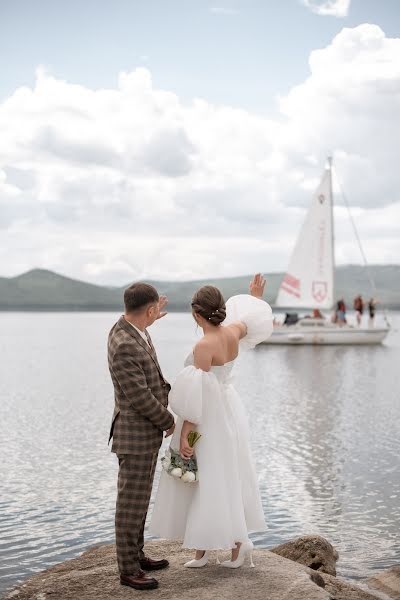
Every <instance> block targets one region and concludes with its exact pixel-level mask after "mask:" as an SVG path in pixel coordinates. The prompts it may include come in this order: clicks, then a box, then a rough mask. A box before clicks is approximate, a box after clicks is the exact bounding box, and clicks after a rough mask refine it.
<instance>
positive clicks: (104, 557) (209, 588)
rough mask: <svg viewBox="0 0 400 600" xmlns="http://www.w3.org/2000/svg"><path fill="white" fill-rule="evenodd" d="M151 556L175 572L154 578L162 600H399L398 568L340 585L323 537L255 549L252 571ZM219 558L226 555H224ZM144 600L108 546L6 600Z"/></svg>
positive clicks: (154, 552) (155, 548)
mask: <svg viewBox="0 0 400 600" xmlns="http://www.w3.org/2000/svg"><path fill="white" fill-rule="evenodd" d="M146 552H147V553H148V554H149V556H151V557H153V558H161V557H168V559H169V560H170V567H169V568H168V569H166V570H164V571H159V572H158V573H157V574H156V576H157V578H158V580H159V582H160V587H159V588H158V589H157V590H152V591H147V592H145V595H146V597H147V596H152V597H156V598H158V599H160V600H164V599H165V600H182V599H186V598H189V597H190V598H195V599H196V600H211V599H212V600H231V599H238V600H240V599H242V598H243V599H245V598H246V599H248V600H250V598H251V600H374V599H375V600H376V599H377V598H378V599H380V600H388V599H391V600H393V599H398V600H400V565H399V566H396V567H393V568H392V569H389V570H388V571H384V572H383V573H380V574H379V575H378V576H375V577H372V578H370V579H368V580H366V581H365V582H364V583H363V584H361V585H359V586H358V585H353V584H350V583H348V582H346V581H344V580H342V579H340V578H339V577H336V561H337V559H338V554H337V552H336V550H335V549H334V547H333V546H332V545H331V544H330V543H329V542H328V541H327V540H325V539H324V538H322V537H319V536H303V537H300V538H297V539H295V540H292V541H290V542H288V543H286V544H281V545H280V546H277V547H276V548H273V549H272V550H263V549H257V550H256V551H255V552H254V562H255V565H256V568H255V569H250V568H249V567H248V566H244V567H242V568H240V569H235V570H231V569H224V568H223V567H220V566H218V565H217V564H216V561H215V556H213V555H212V557H211V562H210V563H209V564H208V565H207V566H206V567H204V568H202V569H184V568H183V567H182V564H183V563H184V562H185V561H186V560H188V559H189V558H191V556H192V552H190V551H187V550H182V549H181V546H180V544H179V543H176V542H166V541H151V542H148V543H147V544H146ZM220 558H221V559H226V558H228V554H227V553H221V557H220ZM142 594H143V592H137V591H135V590H132V589H130V588H127V587H123V586H121V585H120V584H119V578H118V572H117V567H116V557H115V547H114V545H106V546H99V547H96V548H91V549H90V550H88V551H86V552H84V553H83V554H82V555H81V556H79V557H78V558H75V559H72V560H68V561H66V562H64V563H61V564H59V565H56V566H55V567H52V568H51V569H49V570H47V571H44V572H42V573H39V574H38V575H35V576H33V577H31V578H29V579H27V580H26V581H24V582H23V583H22V584H20V585H18V586H17V587H16V588H14V589H13V590H12V591H10V592H8V593H7V594H6V596H5V600H11V599H12V600H110V599H111V598H112V599H113V600H118V599H119V598H121V599H128V598H132V597H138V596H141V595H142Z"/></svg>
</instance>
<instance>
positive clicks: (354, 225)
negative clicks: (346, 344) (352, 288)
mask: <svg viewBox="0 0 400 600" xmlns="http://www.w3.org/2000/svg"><path fill="white" fill-rule="evenodd" d="M331 171H332V166H331ZM335 175H336V181H337V183H338V185H339V189H340V193H341V195H342V198H343V200H344V203H345V206H346V208H347V212H348V213H349V218H350V222H351V224H352V227H353V231H354V235H355V237H356V240H357V243H358V247H359V248H360V253H361V256H362V259H363V261H364V267H365V271H366V273H367V277H368V280H369V284H370V286H371V290H372V294H373V296H374V297H375V298H376V296H377V295H378V293H377V288H376V285H375V281H374V278H373V277H372V274H371V271H370V269H369V266H368V261H367V257H366V256H365V252H364V248H363V247H362V243H361V239H360V236H359V235H358V231H357V227H356V224H355V221H354V219H353V215H352V214H351V209H350V204H349V202H348V200H347V196H346V194H345V193H344V189H343V186H342V183H341V181H340V179H339V176H338V173H337V169H336V167H335ZM383 315H384V319H385V322H386V325H388V326H389V321H388V319H387V314H386V308H385V306H383Z"/></svg>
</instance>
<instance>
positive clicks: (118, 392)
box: [108, 316, 174, 454]
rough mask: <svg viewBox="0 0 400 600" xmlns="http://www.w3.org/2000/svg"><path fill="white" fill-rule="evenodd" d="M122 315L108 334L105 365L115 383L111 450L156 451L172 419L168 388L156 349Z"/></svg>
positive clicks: (123, 451) (120, 451) (121, 451)
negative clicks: (106, 363) (169, 408)
mask: <svg viewBox="0 0 400 600" xmlns="http://www.w3.org/2000/svg"><path fill="white" fill-rule="evenodd" d="M146 336H147V339H148V340H149V343H150V347H149V346H148V345H147V344H146V342H145V341H144V340H143V338H142V337H141V336H140V335H139V333H138V332H137V331H136V330H135V329H134V328H133V327H132V326H131V325H130V323H128V322H127V321H126V320H125V318H124V317H123V316H122V317H121V318H120V319H119V321H118V322H117V323H116V324H115V325H114V327H113V328H112V329H111V331H110V334H109V336H108V366H109V369H110V374H111V379H112V382H113V384H114V398H115V407H114V414H113V418H112V423H111V429H110V437H109V443H110V440H111V438H113V443H112V447H111V452H116V453H117V454H148V453H152V452H157V451H158V449H159V447H160V445H161V442H162V437H163V434H162V432H163V431H165V430H167V429H169V428H170V427H171V426H172V425H173V423H174V418H173V416H172V414H171V413H170V412H169V411H168V409H167V406H168V393H169V391H170V389H171V386H170V385H169V383H168V382H167V381H166V380H165V379H164V376H163V374H162V371H161V368H160V365H159V364H158V360H157V356H156V352H155V350H154V347H153V344H152V343H151V339H150V336H149V335H148V333H147V331H146Z"/></svg>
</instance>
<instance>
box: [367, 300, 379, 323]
mask: <svg viewBox="0 0 400 600" xmlns="http://www.w3.org/2000/svg"><path fill="white" fill-rule="evenodd" d="M377 303H378V301H377V300H375V298H370V300H369V302H368V312H369V323H368V325H369V327H373V326H374V319H375V311H376V305H377Z"/></svg>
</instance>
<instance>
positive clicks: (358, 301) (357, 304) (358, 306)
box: [354, 294, 364, 327]
mask: <svg viewBox="0 0 400 600" xmlns="http://www.w3.org/2000/svg"><path fill="white" fill-rule="evenodd" d="M354 310H355V311H356V319H357V326H358V327H360V325H361V319H362V315H363V312H364V302H363V299H362V297H361V295H360V294H359V295H358V296H356V297H355V298H354Z"/></svg>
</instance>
